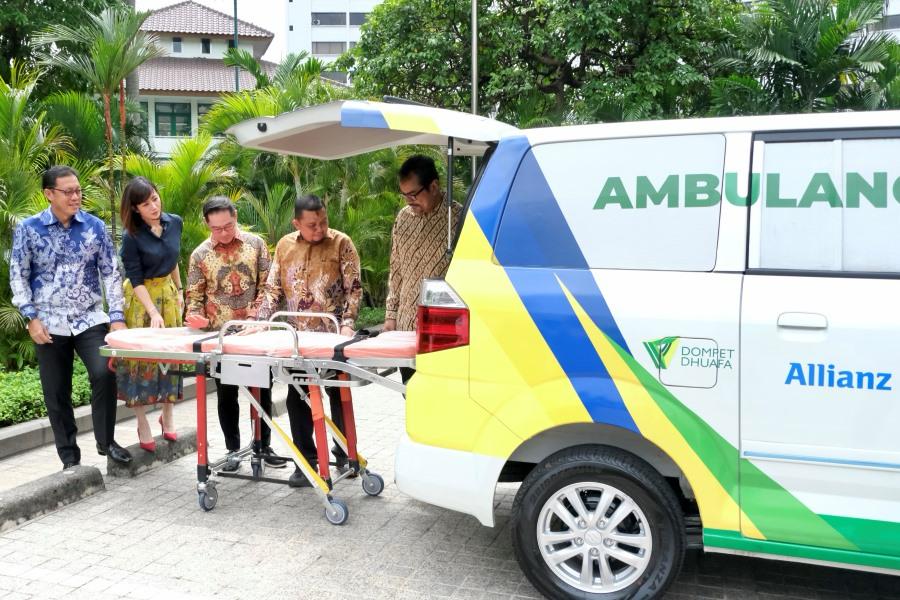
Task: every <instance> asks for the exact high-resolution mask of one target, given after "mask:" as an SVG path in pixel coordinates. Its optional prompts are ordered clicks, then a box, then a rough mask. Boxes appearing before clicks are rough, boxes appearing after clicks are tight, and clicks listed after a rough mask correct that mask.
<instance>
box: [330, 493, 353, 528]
mask: <svg viewBox="0 0 900 600" xmlns="http://www.w3.org/2000/svg"><path fill="white" fill-rule="evenodd" d="M328 503H329V504H330V505H331V507H330V508H326V509H325V518H326V519H328V522H329V523H331V524H332V525H343V524H344V523H346V522H347V517H349V516H350V512H349V511H348V510H347V505H346V504H344V501H343V500H339V499H337V498H332V499H331V500H329V501H328Z"/></svg>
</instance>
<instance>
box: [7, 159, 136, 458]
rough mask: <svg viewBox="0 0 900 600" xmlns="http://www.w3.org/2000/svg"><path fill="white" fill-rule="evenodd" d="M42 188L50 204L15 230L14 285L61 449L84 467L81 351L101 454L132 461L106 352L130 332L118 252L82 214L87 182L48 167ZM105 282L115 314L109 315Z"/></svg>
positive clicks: (65, 170) (60, 168)
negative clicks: (120, 333)
mask: <svg viewBox="0 0 900 600" xmlns="http://www.w3.org/2000/svg"><path fill="white" fill-rule="evenodd" d="M43 188H44V196H46V198H47V200H48V201H49V202H50V207H49V208H47V209H46V210H44V211H42V212H39V213H38V214H36V215H34V216H32V217H29V218H27V219H25V220H24V221H22V222H21V223H20V224H19V226H18V227H16V232H15V236H14V237H13V247H12V258H11V260H10V267H9V282H10V287H11V288H12V292H13V299H12V301H13V304H14V305H15V306H16V307H17V308H18V309H19V311H20V312H21V313H22V315H24V316H25V319H26V320H27V321H28V333H29V334H30V335H31V339H32V340H34V343H35V345H36V348H35V349H36V353H37V359H38V368H39V370H40V374H41V387H42V388H43V391H44V403H45V404H46V405H47V415H48V416H49V417H50V425H51V427H52V428H53V437H54V439H55V441H56V451H57V453H58V454H59V458H60V460H62V462H63V470H66V469H69V468H71V467H74V466H76V465H78V464H79V463H80V462H81V450H80V449H79V448H78V444H77V443H76V441H75V434H76V433H78V430H77V428H76V426H75V413H74V411H73V410H72V368H73V361H74V359H75V357H74V353H75V352H77V353H78V356H79V357H81V360H82V362H84V365H85V367H87V372H88V376H89V378H90V381H91V413H92V417H93V421H94V437H95V438H96V440H97V452H98V453H99V454H100V455H109V457H110V458H112V459H113V460H115V461H118V462H123V463H127V462H130V461H131V454H129V452H128V451H127V450H126V449H124V448H122V447H121V446H120V445H119V444H117V443H116V442H115V440H114V439H113V438H114V430H115V423H116V378H115V374H114V373H112V372H111V371H110V370H109V369H108V368H107V366H106V359H104V358H103V357H102V356H100V352H99V348H100V346H102V345H103V344H104V338H105V337H106V334H107V332H108V331H109V330H110V329H112V330H116V329H124V328H125V316H124V313H123V309H122V303H123V300H122V278H121V277H120V275H119V270H118V266H117V262H116V252H115V247H114V246H113V244H112V241H111V240H110V238H109V235H108V234H107V233H106V229H105V228H104V226H103V221H101V220H100V219H98V218H97V217H95V216H93V215H90V214H88V213H86V212H84V211H83V210H81V185H80V184H79V182H78V174H77V173H76V172H75V170H74V169H72V168H70V167H66V166H56V167H51V168H49V169H47V170H46V171H45V172H44V177H43ZM101 281H102V283H103V288H105V290H106V301H107V304H108V305H109V315H107V314H106V313H105V312H103V297H102V290H101V285H100V284H101Z"/></svg>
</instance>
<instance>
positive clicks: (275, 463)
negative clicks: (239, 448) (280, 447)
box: [260, 446, 287, 469]
mask: <svg viewBox="0 0 900 600" xmlns="http://www.w3.org/2000/svg"><path fill="white" fill-rule="evenodd" d="M260 454H261V455H262V458H263V460H264V461H266V466H267V467H272V468H273V469H283V468H284V467H286V466H287V460H285V459H283V458H279V457H277V456H275V451H274V450H272V446H266V447H264V448H263V449H262V452H261V453H260Z"/></svg>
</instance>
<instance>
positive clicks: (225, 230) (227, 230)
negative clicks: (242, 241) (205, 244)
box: [209, 221, 235, 233]
mask: <svg viewBox="0 0 900 600" xmlns="http://www.w3.org/2000/svg"><path fill="white" fill-rule="evenodd" d="M234 225H235V223H234V221H232V222H231V223H229V224H227V225H222V226H221V227H213V226H212V225H210V226H209V230H210V231H212V232H213V233H231V232H232V231H234Z"/></svg>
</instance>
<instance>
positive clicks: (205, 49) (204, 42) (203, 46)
mask: <svg viewBox="0 0 900 600" xmlns="http://www.w3.org/2000/svg"><path fill="white" fill-rule="evenodd" d="M200 51H201V52H202V53H203V54H209V38H203V39H201V40H200Z"/></svg>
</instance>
